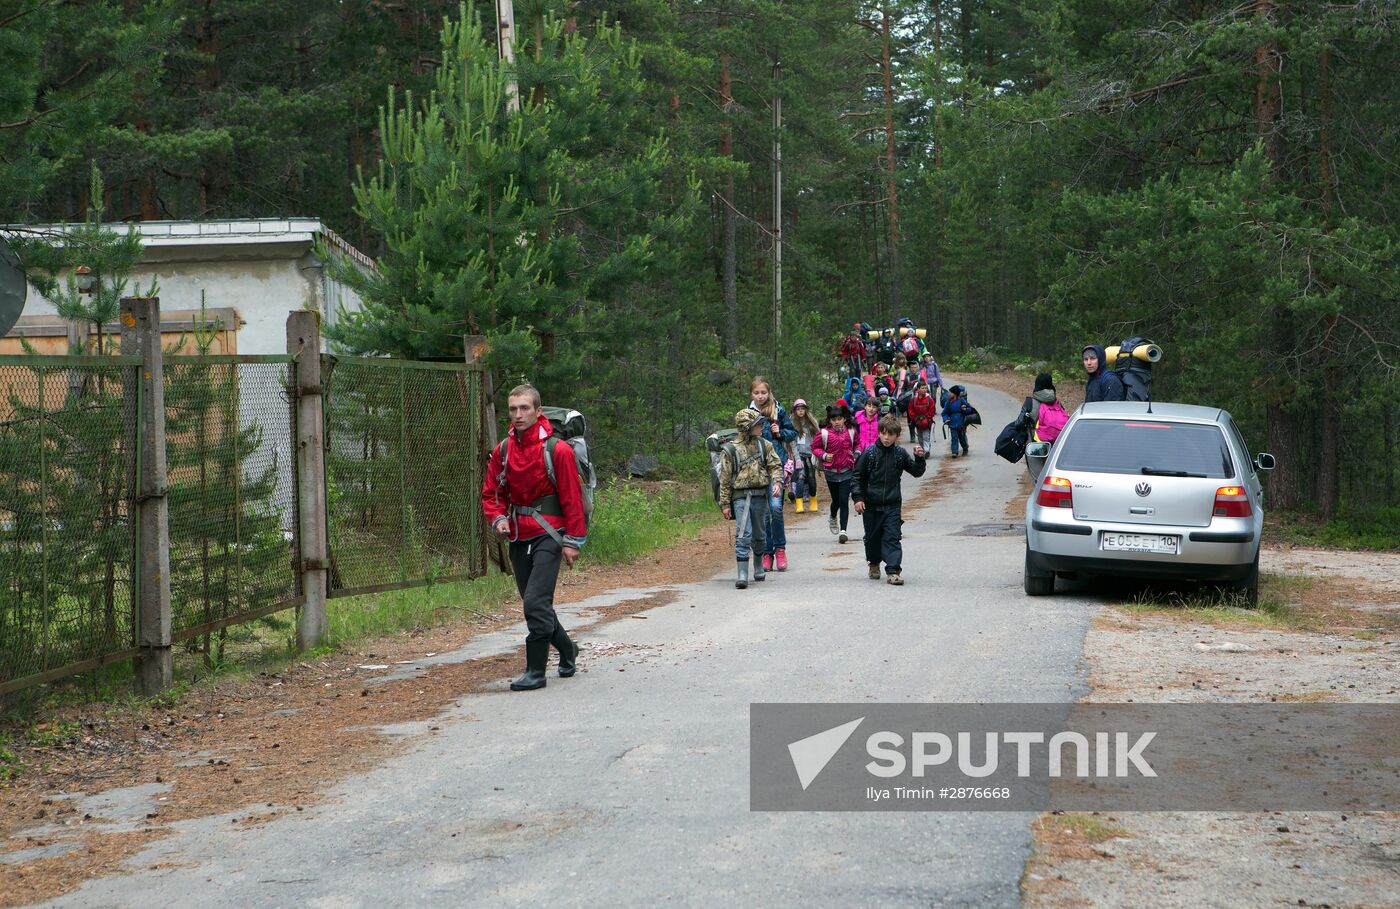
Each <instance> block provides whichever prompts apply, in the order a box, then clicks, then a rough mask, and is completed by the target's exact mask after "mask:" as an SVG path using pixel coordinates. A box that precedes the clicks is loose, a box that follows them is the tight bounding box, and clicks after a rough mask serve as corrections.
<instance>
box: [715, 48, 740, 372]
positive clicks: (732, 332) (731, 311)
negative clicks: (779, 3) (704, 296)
mask: <svg viewBox="0 0 1400 909" xmlns="http://www.w3.org/2000/svg"><path fill="white" fill-rule="evenodd" d="M719 99H720V111H721V113H722V116H723V119H722V120H721V121H720V133H719V153H720V155H721V156H722V157H724V158H727V159H729V160H730V161H732V160H733V159H734V132H733V126H732V124H731V123H730V122H729V117H730V114H731V113H733V110H734V94H733V86H732V85H731V83H730V78H729V52H728V51H723V52H721V53H720V55H719ZM720 218H721V222H720V223H721V225H722V231H723V235H722V237H721V241H720V245H721V253H720V254H721V256H722V257H723V264H722V266H721V280H722V282H723V285H724V346H725V351H724V352H725V353H726V354H730V353H733V352H734V351H735V350H737V349H738V348H739V264H738V255H739V253H738V249H737V244H736V239H735V229H736V227H737V222H736V220H735V215H734V174H733V172H732V171H731V172H728V173H726V174H725V176H724V190H723V195H722V204H721V207H720Z"/></svg>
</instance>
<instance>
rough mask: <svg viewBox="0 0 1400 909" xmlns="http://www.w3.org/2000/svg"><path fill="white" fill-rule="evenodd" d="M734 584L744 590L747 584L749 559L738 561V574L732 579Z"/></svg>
mask: <svg viewBox="0 0 1400 909" xmlns="http://www.w3.org/2000/svg"><path fill="white" fill-rule="evenodd" d="M734 586H735V587H737V588H739V589H740V590H744V589H745V588H747V587H748V586H749V560H748V559H744V560H743V561H742V562H740V563H739V575H738V577H736V578H735V579H734Z"/></svg>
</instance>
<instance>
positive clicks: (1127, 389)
mask: <svg viewBox="0 0 1400 909" xmlns="http://www.w3.org/2000/svg"><path fill="white" fill-rule="evenodd" d="M1149 349H1150V350H1151V351H1152V353H1151V354H1150V355H1149V354H1148V353H1147V351H1148V350H1149ZM1150 356H1155V357H1156V359H1151V358H1150ZM1161 357H1162V354H1161V350H1160V349H1159V348H1158V347H1157V345H1156V344H1153V343H1152V342H1151V341H1149V340H1147V339H1146V338H1127V339H1125V340H1124V341H1123V343H1122V344H1119V345H1118V352H1117V357H1116V358H1115V359H1114V362H1112V363H1110V364H1109V366H1110V367H1111V368H1112V369H1113V373H1114V375H1116V376H1118V380H1119V381H1120V382H1122V383H1123V397H1124V400H1127V401H1151V400H1152V364H1153V363H1155V362H1157V360H1160V359H1161Z"/></svg>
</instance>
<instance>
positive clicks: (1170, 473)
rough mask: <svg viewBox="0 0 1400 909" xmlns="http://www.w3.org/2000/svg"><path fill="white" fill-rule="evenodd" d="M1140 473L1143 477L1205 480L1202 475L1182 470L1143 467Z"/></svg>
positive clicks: (1204, 476)
mask: <svg viewBox="0 0 1400 909" xmlns="http://www.w3.org/2000/svg"><path fill="white" fill-rule="evenodd" d="M1142 472H1143V474H1144V475H1145V476H1149V477H1194V478H1196V479H1198V480H1204V479H1205V478H1206V475H1205V474H1203V473H1187V472H1186V471H1184V470H1161V469H1158V468H1156V467H1144V468H1143V469H1142Z"/></svg>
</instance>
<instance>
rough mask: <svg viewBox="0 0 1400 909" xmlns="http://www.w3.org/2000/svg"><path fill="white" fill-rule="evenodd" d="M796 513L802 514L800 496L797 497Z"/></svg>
mask: <svg viewBox="0 0 1400 909" xmlns="http://www.w3.org/2000/svg"><path fill="white" fill-rule="evenodd" d="M797 513H798V514H802V496H798V497H797Z"/></svg>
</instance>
